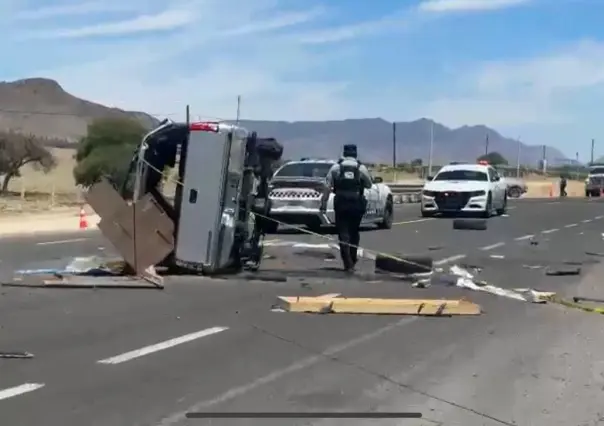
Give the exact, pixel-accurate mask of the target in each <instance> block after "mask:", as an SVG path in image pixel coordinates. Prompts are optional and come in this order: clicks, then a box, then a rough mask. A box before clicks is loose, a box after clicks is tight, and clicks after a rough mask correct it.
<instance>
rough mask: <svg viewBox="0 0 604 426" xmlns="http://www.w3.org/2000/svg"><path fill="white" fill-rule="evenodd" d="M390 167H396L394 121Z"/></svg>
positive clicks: (393, 124) (394, 123)
mask: <svg viewBox="0 0 604 426" xmlns="http://www.w3.org/2000/svg"><path fill="white" fill-rule="evenodd" d="M392 168H393V169H396V122H392Z"/></svg>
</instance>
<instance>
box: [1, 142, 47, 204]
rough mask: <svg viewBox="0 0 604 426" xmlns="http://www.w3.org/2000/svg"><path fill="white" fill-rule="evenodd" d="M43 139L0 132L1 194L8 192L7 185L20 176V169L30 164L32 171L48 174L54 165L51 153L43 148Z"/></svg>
mask: <svg viewBox="0 0 604 426" xmlns="http://www.w3.org/2000/svg"><path fill="white" fill-rule="evenodd" d="M44 141H45V140H44V139H43V138H40V137H37V136H34V135H26V134H22V133H17V132H12V131H8V132H0V175H2V177H3V179H2V186H1V190H0V191H1V192H2V194H5V193H6V192H7V191H8V184H9V183H10V181H11V179H12V178H14V177H19V176H21V167H23V166H25V165H27V164H30V165H32V166H33V167H34V169H41V170H42V171H43V172H44V173H48V172H49V171H50V170H52V169H53V168H54V167H55V166H56V165H57V163H56V160H55V158H54V156H53V155H52V153H51V152H50V151H49V150H48V149H47V148H46V147H45V146H44Z"/></svg>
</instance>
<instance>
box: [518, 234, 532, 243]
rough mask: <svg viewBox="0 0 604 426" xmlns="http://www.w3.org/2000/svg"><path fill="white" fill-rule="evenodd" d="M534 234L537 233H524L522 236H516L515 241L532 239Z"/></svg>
mask: <svg viewBox="0 0 604 426" xmlns="http://www.w3.org/2000/svg"><path fill="white" fill-rule="evenodd" d="M534 236H535V234H527V235H523V236H522V237H518V238H514V241H524V240H530V239H531V238H533V237H534Z"/></svg>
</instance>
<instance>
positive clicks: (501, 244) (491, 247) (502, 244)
mask: <svg viewBox="0 0 604 426" xmlns="http://www.w3.org/2000/svg"><path fill="white" fill-rule="evenodd" d="M504 245H505V243H504V242H503V241H502V242H499V243H495V244H491V245H490V246H484V247H480V250H483V251H488V250H493V249H496V248H497V247H501V246H504Z"/></svg>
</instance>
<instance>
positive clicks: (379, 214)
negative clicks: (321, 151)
mask: <svg viewBox="0 0 604 426" xmlns="http://www.w3.org/2000/svg"><path fill="white" fill-rule="evenodd" d="M336 163H337V161H335V160H323V159H305V158H303V159H301V160H299V161H290V162H288V163H286V164H284V165H283V166H281V167H280V168H279V169H277V171H276V172H275V174H274V175H273V179H272V181H271V189H270V192H269V199H270V201H271V209H270V216H271V217H272V218H274V219H276V220H278V221H280V222H283V223H288V224H292V225H303V226H308V227H309V228H311V229H315V230H316V229H319V228H320V227H321V226H333V225H334V224H335V212H334V209H333V200H334V194H333V193H332V194H330V196H329V200H328V202H327V208H326V211H325V213H322V212H321V210H320V209H321V197H322V195H323V191H324V190H325V186H326V178H327V173H328V172H329V169H331V166H333V165H334V164H336ZM365 198H366V199H367V212H366V214H365V216H364V217H363V221H362V224H363V225H367V224H376V225H377V226H378V227H380V228H383V229H390V228H391V227H392V219H393V201H392V192H391V191H390V187H389V186H388V185H386V184H384V183H383V182H382V179H381V178H379V177H375V178H374V179H373V185H372V186H371V188H370V189H365ZM271 223H272V225H271V226H272V227H273V229H271V230H270V232H276V231H277V227H278V224H277V223H276V222H271Z"/></svg>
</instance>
